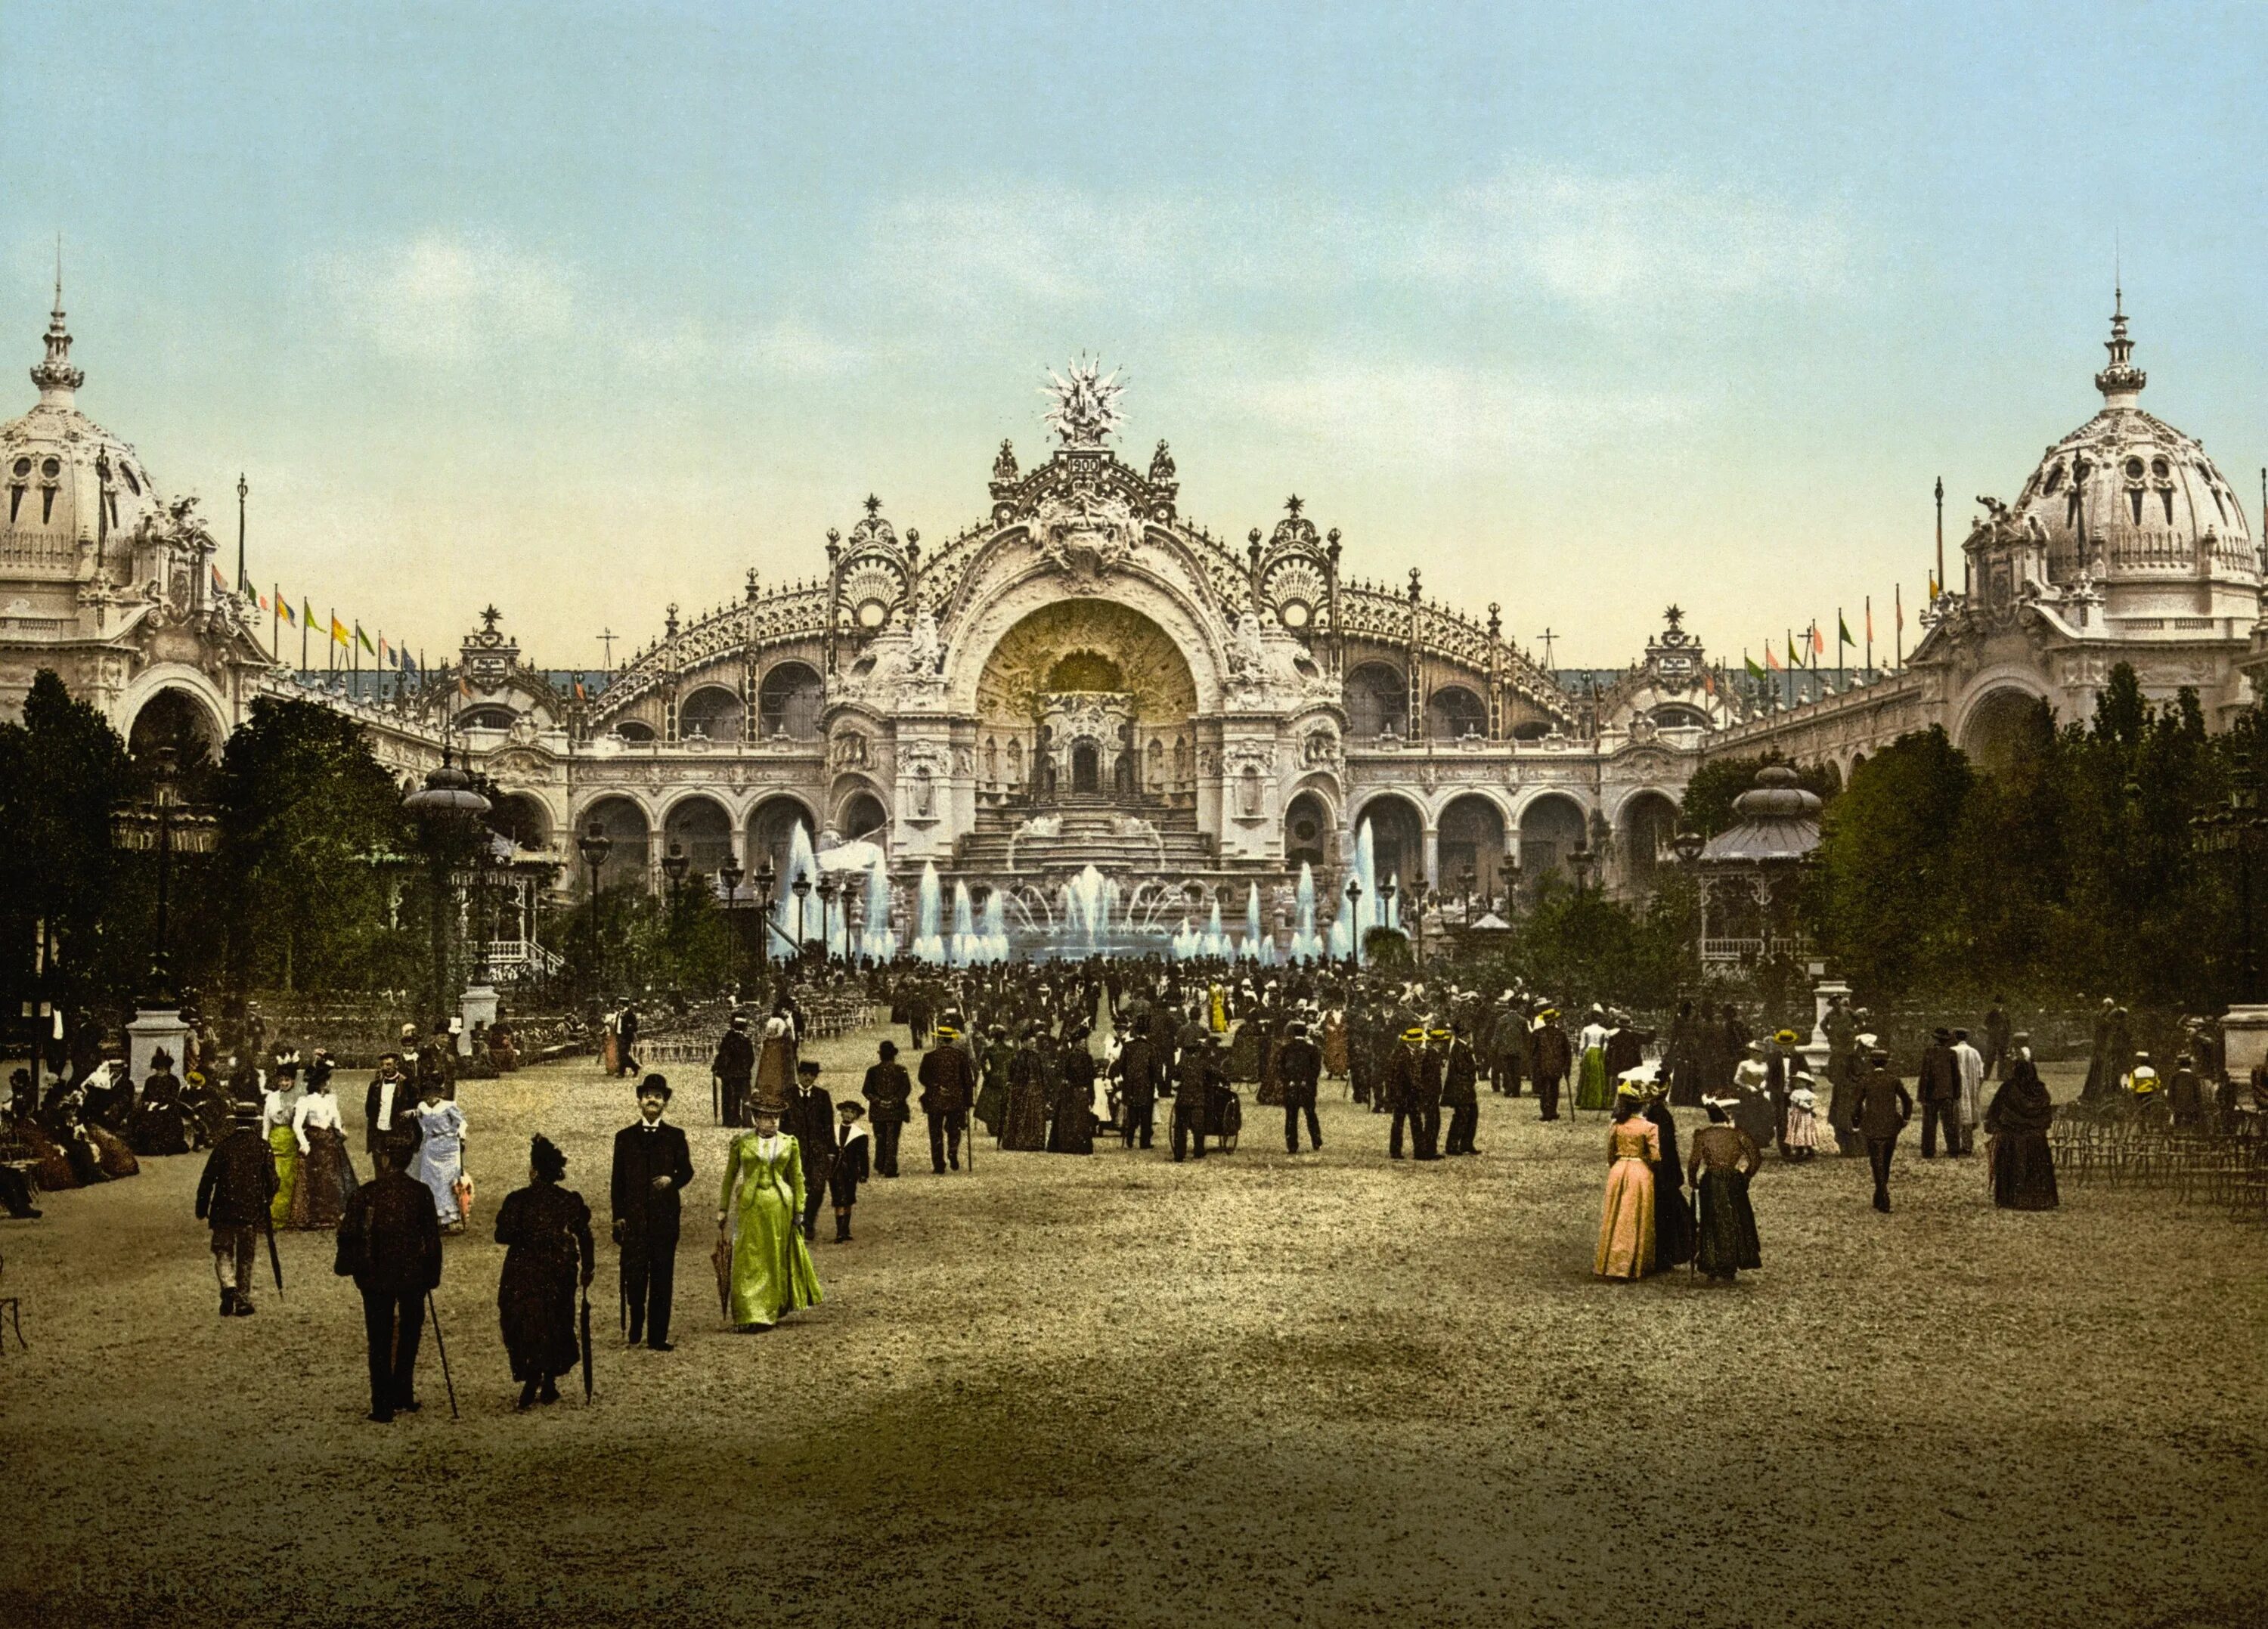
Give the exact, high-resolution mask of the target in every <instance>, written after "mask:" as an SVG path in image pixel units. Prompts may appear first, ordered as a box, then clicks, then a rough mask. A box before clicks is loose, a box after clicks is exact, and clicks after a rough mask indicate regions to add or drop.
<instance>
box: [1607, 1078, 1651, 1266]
mask: <svg viewBox="0 0 2268 1629" xmlns="http://www.w3.org/2000/svg"><path fill="white" fill-rule="evenodd" d="M1641 1101H1642V1100H1641V1099H1640V1098H1639V1096H1638V1092H1637V1089H1636V1088H1635V1087H1631V1086H1627V1085H1625V1086H1624V1087H1621V1088H1620V1089H1619V1090H1618V1091H1617V1092H1616V1095H1615V1123H1614V1124H1613V1126H1612V1127H1611V1128H1610V1129H1609V1131H1608V1132H1607V1203H1606V1209H1605V1211H1604V1212H1603V1213H1602V1215H1601V1216H1600V1218H1599V1253H1598V1257H1597V1259H1596V1260H1595V1261H1594V1263H1593V1264H1592V1268H1591V1271H1592V1272H1594V1273H1596V1274H1597V1275H1598V1276H1599V1277H1600V1278H1602V1279H1637V1278H1642V1277H1644V1276H1645V1275H1646V1272H1649V1271H1650V1270H1651V1269H1652V1268H1653V1167H1654V1161H1657V1160H1659V1159H1660V1158H1661V1130H1660V1129H1659V1128H1658V1127H1656V1126H1655V1125H1654V1124H1653V1121H1651V1120H1648V1119H1646V1117H1643V1116H1642V1115H1640V1114H1639V1113H1638V1107H1639V1104H1640V1102H1641Z"/></svg>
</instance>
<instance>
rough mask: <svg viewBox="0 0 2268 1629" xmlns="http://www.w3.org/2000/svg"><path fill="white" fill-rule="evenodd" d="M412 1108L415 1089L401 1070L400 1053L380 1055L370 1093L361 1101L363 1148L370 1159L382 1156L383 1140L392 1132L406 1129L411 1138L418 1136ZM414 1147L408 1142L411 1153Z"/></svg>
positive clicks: (415, 1101)
mask: <svg viewBox="0 0 2268 1629" xmlns="http://www.w3.org/2000/svg"><path fill="white" fill-rule="evenodd" d="M416 1107H417V1087H416V1083H415V1082H414V1081H412V1080H410V1078H409V1075H408V1074H406V1073H404V1072H403V1071H402V1067H401V1053H399V1052H380V1053H379V1055H378V1072H377V1073H376V1074H374V1075H372V1077H371V1079H370V1090H368V1091H367V1092H365V1093H364V1094H363V1098H362V1118H363V1127H364V1132H365V1135H364V1141H363V1146H364V1148H365V1150H367V1151H368V1153H369V1154H370V1157H371V1158H372V1159H373V1160H376V1159H378V1158H379V1157H380V1156H381V1155H382V1154H384V1153H385V1151H386V1139H387V1138H388V1137H390V1136H392V1135H393V1134H394V1132H396V1131H403V1130H407V1131H409V1133H410V1135H411V1137H412V1138H413V1139H415V1138H417V1137H418V1136H419V1135H420V1133H419V1132H418V1130H417V1116H416V1113H415V1112H414V1110H415V1109H416ZM416 1146H417V1145H416V1141H412V1142H411V1144H410V1147H411V1149H412V1151H413V1152H414V1151H415V1149H416Z"/></svg>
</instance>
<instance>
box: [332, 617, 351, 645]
mask: <svg viewBox="0 0 2268 1629" xmlns="http://www.w3.org/2000/svg"><path fill="white" fill-rule="evenodd" d="M331 638H332V639H333V640H334V641H335V642H336V643H337V644H340V645H345V644H347V643H349V641H350V640H351V638H353V636H352V635H350V633H348V632H347V625H346V624H345V623H342V622H341V621H340V620H339V619H338V618H337V617H335V616H334V617H332V618H331Z"/></svg>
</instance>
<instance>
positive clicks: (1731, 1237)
mask: <svg viewBox="0 0 2268 1629" xmlns="http://www.w3.org/2000/svg"><path fill="white" fill-rule="evenodd" d="M1706 1107H1707V1109H1708V1110H1709V1124H1706V1125H1705V1126H1703V1127H1702V1128H1701V1129H1700V1130H1699V1131H1696V1132H1695V1133H1694V1134H1693V1154H1692V1161H1691V1168H1690V1170H1689V1171H1688V1173H1687V1174H1688V1175H1689V1176H1691V1177H1692V1179H1693V1185H1694V1187H1695V1188H1696V1189H1697V1190H1699V1191H1700V1194H1701V1224H1700V1227H1699V1228H1698V1229H1697V1232H1696V1235H1695V1239H1694V1251H1693V1264H1694V1265H1695V1266H1697V1267H1698V1268H1699V1269H1700V1270H1701V1271H1702V1272H1705V1273H1707V1274H1708V1275H1709V1279H1710V1281H1711V1282H1712V1283H1719V1284H1730V1283H1732V1282H1733V1279H1734V1275H1735V1274H1736V1273H1738V1272H1740V1270H1741V1269H1742V1268H1743V1267H1749V1268H1755V1267H1761V1266H1763V1265H1764V1256H1763V1253H1762V1251H1761V1250H1760V1249H1759V1248H1758V1245H1757V1242H1756V1211H1755V1209H1754V1208H1753V1207H1752V1206H1750V1205H1749V1178H1750V1177H1751V1176H1755V1175H1756V1169H1757V1168H1758V1167H1759V1166H1761V1165H1763V1164H1764V1153H1763V1151H1762V1150H1761V1149H1759V1148H1758V1147H1757V1146H1756V1141H1755V1139H1753V1138H1751V1137H1750V1136H1749V1134H1748V1133H1747V1132H1746V1131H1742V1130H1741V1128H1740V1127H1739V1126H1737V1125H1734V1124H1733V1120H1732V1115H1731V1113H1730V1112H1729V1110H1730V1109H1731V1107H1732V1105H1731V1104H1730V1103H1728V1102H1726V1100H1725V1099H1723V1098H1721V1097H1712V1098H1709V1099H1708V1100H1707V1101H1706Z"/></svg>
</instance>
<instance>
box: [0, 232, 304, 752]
mask: <svg viewBox="0 0 2268 1629" xmlns="http://www.w3.org/2000/svg"><path fill="white" fill-rule="evenodd" d="M70 350H71V335H70V328H68V327H67V326H66V325H65V323H64V321H63V276H62V272H61V269H60V267H58V269H57V272H56V276H55V307H54V309H53V310H52V311H51V312H50V313H48V331H47V335H46V339H45V346H44V354H43V355H42V356H41V357H40V360H39V362H38V363H37V364H36V365H34V366H33V369H32V371H31V372H32V383H33V385H35V386H37V387H38V388H39V393H40V395H39V400H38V401H37V402H34V403H33V407H32V409H31V410H30V411H29V412H27V413H26V414H24V415H23V416H20V417H18V418H13V419H11V420H9V421H8V422H7V423H6V424H0V712H5V713H11V714H12V713H13V712H15V711H17V710H18V708H20V707H21V705H22V704H23V699H24V696H25V693H26V691H27V690H28V689H30V687H31V683H32V679H33V674H36V673H37V672H38V671H39V670H40V668H42V667H47V668H52V669H54V670H55V672H56V673H57V674H60V675H61V677H62V678H63V682H64V683H65V684H66V685H67V686H68V687H69V688H70V690H71V693H72V694H73V695H75V696H77V697H81V698H82V699H84V700H87V701H90V702H92V703H93V704H95V705H96V706H98V707H100V708H101V709H102V710H103V711H105V712H107V714H109V716H110V719H111V722H112V723H113V724H114V726H116V727H117V728H118V729H119V731H120V732H121V733H124V734H128V735H129V738H130V737H131V733H132V732H133V731H134V729H135V726H136V722H137V720H139V719H141V717H142V715H143V713H144V709H145V708H147V707H149V705H150V704H151V703H153V702H160V701H161V700H162V703H163V705H162V706H161V707H160V709H159V711H160V712H161V713H163V714H165V715H166V717H167V718H168V719H170V720H171V722H168V723H167V724H166V728H167V729H169V730H178V729H179V728H181V727H193V728H194V729H195V733H197V734H199V735H200V736H201V737H202V738H203V742H204V744H205V746H206V747H208V748H217V746H218V744H219V742H220V741H221V740H222V739H223V738H224V737H225V735H226V733H227V732H228V730H229V728H230V727H232V725H233V723H234V721H235V719H236V718H237V716H238V715H239V712H240V711H241V707H242V704H243V700H244V696H245V691H246V687H247V685H248V684H249V683H250V682H252V679H253V677H254V675H255V674H258V673H259V672H260V671H261V670H262V669H263V668H264V667H266V666H267V660H268V659H267V656H266V653H265V652H262V651H261V648H260V645H259V644H258V641H257V640H256V638H254V634H253V632H252V630H251V629H250V628H249V627H248V626H247V623H246V620H245V618H244V616H243V614H242V606H241V603H240V602H239V600H238V597H237V596H236V595H234V594H232V593H225V592H223V591H219V590H217V589H216V588H215V587H214V586H213V573H214V567H213V557H214V555H215V554H216V552H217V545H216V543H215V542H214V540H213V536H212V534H211V533H210V532H209V531H208V530H207V529H206V528H205V527H204V525H203V521H202V520H199V519H198V517H197V515H196V512H195V499H193V498H180V499H178V500H175V501H173V502H168V501H167V500H166V498H164V497H163V496H162V495H161V494H160V493H159V491H158V487H157V484H156V483H155V482H154V481H153V480H152V479H151V475H150V470H149V466H148V465H146V464H144V462H143V461H142V455H141V454H140V453H137V452H136V451H135V450H134V448H133V447H132V446H130V445H129V443H127V442H125V441H122V440H121V439H119V438H118V437H116V436H114V435H113V434H111V433H110V431H107V430H105V429H104V428H103V427H102V426H101V425H99V424H96V423H95V422H94V421H93V420H92V419H91V418H89V417H88V416H86V415H85V414H84V413H82V412H80V411H79V409H78V390H79V387H81V386H82V385H84V384H85V382H86V374H85V372H84V371H83V370H82V369H81V368H79V367H78V366H77V365H76V364H74V363H73V362H72V361H71V358H70ZM183 721H186V723H184V722H183Z"/></svg>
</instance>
